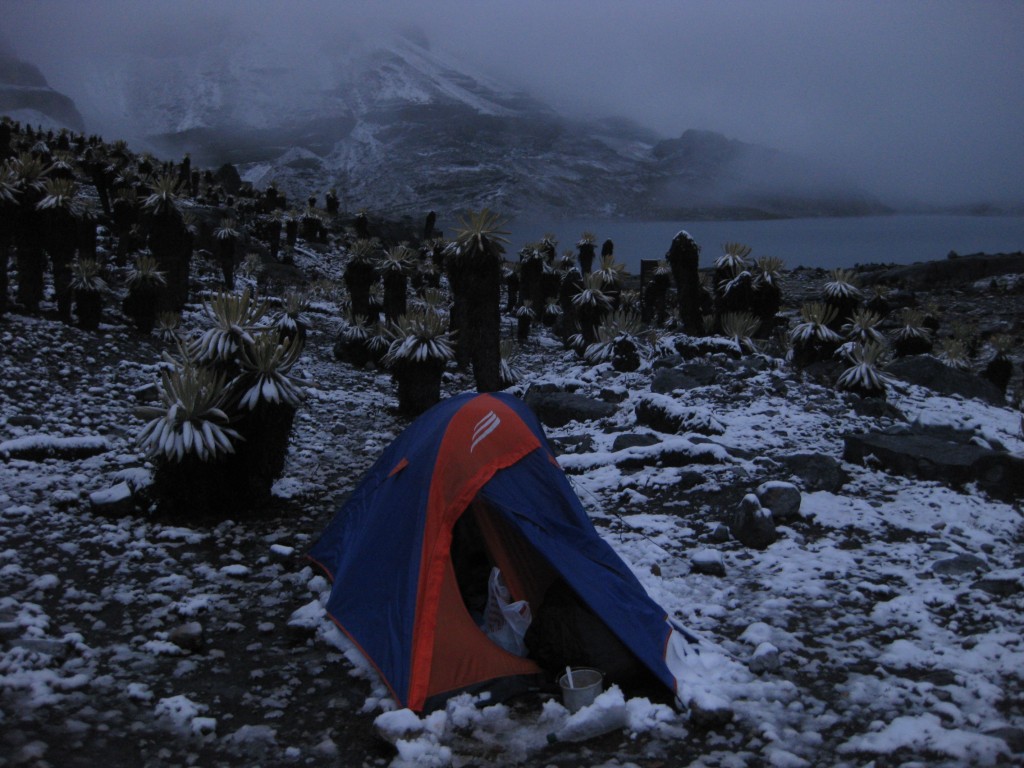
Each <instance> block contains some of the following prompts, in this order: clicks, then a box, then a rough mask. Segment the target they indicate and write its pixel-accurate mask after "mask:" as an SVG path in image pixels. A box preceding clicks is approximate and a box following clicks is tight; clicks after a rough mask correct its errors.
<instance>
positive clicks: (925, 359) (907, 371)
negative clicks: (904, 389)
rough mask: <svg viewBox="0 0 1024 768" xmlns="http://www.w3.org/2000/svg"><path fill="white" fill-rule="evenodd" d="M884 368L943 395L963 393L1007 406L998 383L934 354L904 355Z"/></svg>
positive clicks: (904, 379)
mask: <svg viewBox="0 0 1024 768" xmlns="http://www.w3.org/2000/svg"><path fill="white" fill-rule="evenodd" d="M885 370H886V373H889V374H891V375H893V376H895V377H896V378H898V379H902V380H903V381H906V382H908V383H910V384H917V385H918V386H921V387H925V388H927V389H930V390H932V391H933V392H938V393H939V394H940V395H960V396H961V397H967V398H975V399H978V400H983V401H985V402H986V403H992V404H993V405H1006V396H1005V395H1004V394H1003V392H1002V391H1001V390H1000V389H999V387H997V386H996V385H995V384H993V383H992V382H990V381H988V380H987V379H983V378H982V377H981V376H976V375H974V374H973V373H969V372H967V371H958V370H957V369H956V368H950V367H949V366H948V365H944V364H943V363H942V362H941V361H939V360H937V359H935V358H934V357H932V356H931V355H912V356H910V357H902V358H899V359H898V360H894V361H893V362H892V363H890V364H889V366H888V367H887V368H886V369H885Z"/></svg>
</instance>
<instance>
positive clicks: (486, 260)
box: [445, 208, 543, 392]
mask: <svg viewBox="0 0 1024 768" xmlns="http://www.w3.org/2000/svg"><path fill="white" fill-rule="evenodd" d="M461 226H462V228H461V229H460V230H459V231H458V233H457V235H456V239H455V241H454V242H453V243H452V244H451V245H450V246H449V248H448V253H447V254H446V255H445V262H446V265H447V269H448V275H449V284H450V285H451V288H452V292H453V294H455V295H456V296H455V301H456V303H457V304H458V305H460V306H461V307H462V312H463V316H462V317H459V318H458V331H459V337H458V344H459V346H460V348H463V349H465V350H466V351H467V352H468V357H469V359H470V361H471V362H472V364H473V378H474V379H475V381H476V388H477V391H478V392H494V391H496V390H498V389H500V388H501V382H500V381H499V373H500V368H501V351H500V348H499V343H500V340H501V266H502V254H503V253H504V252H505V244H506V243H507V242H508V240H507V239H506V238H505V237H504V236H505V235H507V234H508V232H507V231H505V230H504V229H503V226H504V221H503V220H502V218H501V217H500V216H499V215H498V214H496V213H494V212H492V211H490V210H488V209H486V208H484V209H483V210H482V211H480V212H470V214H469V215H468V216H467V217H466V218H465V219H463V220H462V222H461ZM541 304H543V301H541V302H540V303H535V305H536V306H540V305H541ZM452 319H453V320H454V319H456V317H455V312H454V310H453V312H452Z"/></svg>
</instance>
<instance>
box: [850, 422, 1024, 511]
mask: <svg viewBox="0 0 1024 768" xmlns="http://www.w3.org/2000/svg"><path fill="white" fill-rule="evenodd" d="M955 435H956V433H955V432H954V431H952V430H951V431H950V435H949V436H945V437H943V436H938V435H936V434H934V433H932V434H929V433H928V432H927V431H925V430H918V429H914V430H909V431H906V430H905V431H901V432H897V433H892V432H867V433H850V434H846V435H844V436H843V440H844V444H845V447H844V450H843V458H844V459H846V460H847V461H850V462H853V463H857V464H864V463H865V462H866V461H867V460H868V458H869V457H873V459H874V460H875V461H877V462H878V463H879V464H880V465H881V466H882V467H883V468H884V469H885V470H886V471H887V472H891V473H893V474H897V475H904V476H908V477H918V478H921V479H922V480H934V481H937V482H940V483H945V484H947V485H953V486H961V485H965V484H967V483H972V482H973V483H977V484H978V486H979V487H980V488H982V489H983V490H984V491H985V492H986V493H988V494H989V495H991V496H994V497H995V498H999V499H1005V500H1009V501H1012V500H1015V499H1020V498H1024V458H1021V457H1020V456H1014V455H1012V454H1010V453H1007V452H1006V451H997V450H993V449H991V448H985V447H983V446H981V445H977V444H975V443H974V442H970V439H971V437H970V436H969V435H968V433H959V436H958V437H954V436H955Z"/></svg>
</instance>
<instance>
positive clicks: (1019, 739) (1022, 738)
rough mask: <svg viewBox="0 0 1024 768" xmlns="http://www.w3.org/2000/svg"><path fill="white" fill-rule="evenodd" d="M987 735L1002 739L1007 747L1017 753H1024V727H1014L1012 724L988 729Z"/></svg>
mask: <svg viewBox="0 0 1024 768" xmlns="http://www.w3.org/2000/svg"><path fill="white" fill-rule="evenodd" d="M985 735H986V736H995V737H996V738H997V739H1002V740H1003V741H1005V742H1006V746H1007V748H1009V750H1010V751H1011V752H1013V754H1015V755H1019V754H1022V753H1024V728H1014V727H1013V726H1011V725H1007V726H1004V727H1002V728H996V729H995V730H992V731H986V732H985Z"/></svg>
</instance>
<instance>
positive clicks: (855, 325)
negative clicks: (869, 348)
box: [842, 308, 885, 346]
mask: <svg viewBox="0 0 1024 768" xmlns="http://www.w3.org/2000/svg"><path fill="white" fill-rule="evenodd" d="M881 322H882V318H881V316H880V315H878V314H876V313H875V312H872V311H871V310H869V309H866V308H862V309H856V310H854V312H853V314H852V315H850V319H849V320H848V321H847V322H846V323H844V324H843V327H842V333H843V336H844V337H845V338H846V340H847V341H852V342H855V343H857V344H861V345H865V346H866V345H869V344H878V345H881V346H884V345H885V336H884V335H883V334H882V332H881V331H880V330H878V325H879V323H881Z"/></svg>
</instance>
